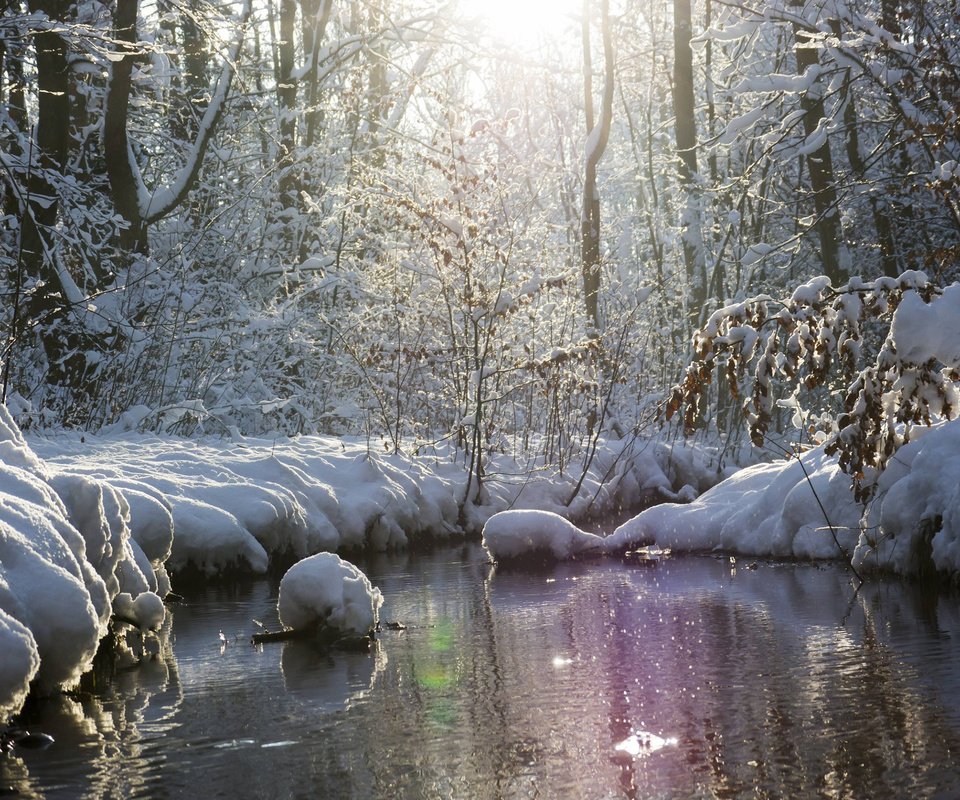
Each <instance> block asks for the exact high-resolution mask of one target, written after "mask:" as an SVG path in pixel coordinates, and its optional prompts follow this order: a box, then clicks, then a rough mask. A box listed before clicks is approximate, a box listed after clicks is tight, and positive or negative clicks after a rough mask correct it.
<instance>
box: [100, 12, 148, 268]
mask: <svg viewBox="0 0 960 800" xmlns="http://www.w3.org/2000/svg"><path fill="white" fill-rule="evenodd" d="M137 4H138V0H117V5H116V9H115V11H114V19H113V26H114V36H115V37H116V40H117V42H118V44H119V47H120V48H121V53H122V54H123V55H122V57H121V58H120V59H119V60H118V61H114V62H113V63H112V65H111V70H110V84H109V87H108V89H107V107H106V111H105V112H104V120H103V148H104V155H105V157H106V161H107V175H108V176H109V178H110V192H111V194H112V195H113V206H114V208H115V209H116V210H117V213H118V214H120V216H121V217H123V218H124V220H126V222H127V226H126V228H124V229H123V230H122V231H121V232H120V248H121V250H123V251H124V252H127V253H146V252H147V229H146V224H145V222H144V220H143V218H142V216H141V214H140V201H139V193H138V191H137V179H136V175H135V173H134V168H133V164H132V163H131V159H132V158H133V153H132V151H131V148H130V140H129V137H128V134H127V116H128V113H129V108H130V91H131V88H132V81H131V72H132V70H133V62H134V59H135V58H136V54H135V52H134V46H135V43H136V41H137Z"/></svg>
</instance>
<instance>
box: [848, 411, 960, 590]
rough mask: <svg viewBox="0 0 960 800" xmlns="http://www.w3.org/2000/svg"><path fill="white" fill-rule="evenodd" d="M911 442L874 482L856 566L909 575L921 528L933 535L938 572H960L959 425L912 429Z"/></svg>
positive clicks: (933, 557)
mask: <svg viewBox="0 0 960 800" xmlns="http://www.w3.org/2000/svg"><path fill="white" fill-rule="evenodd" d="M914 436H915V437H916V438H914V439H913V440H912V441H911V442H909V443H908V444H906V445H904V446H903V447H901V448H900V449H899V450H898V451H897V457H896V458H895V459H891V461H890V465H889V466H888V467H887V469H886V470H885V471H884V473H883V474H882V475H881V476H880V478H879V480H878V489H877V497H876V499H875V501H874V502H873V504H872V505H871V506H870V508H869V509H868V513H867V515H866V517H865V520H864V522H865V524H864V529H863V533H862V534H861V535H860V540H859V542H858V545H857V549H856V553H855V554H854V564H855V565H856V566H858V567H863V568H864V569H889V570H892V571H894V572H898V573H901V574H911V573H915V572H917V571H918V570H920V569H922V568H924V566H926V565H924V564H922V563H920V561H919V560H918V552H917V551H918V548H919V547H921V546H922V541H921V540H922V537H923V534H922V530H923V528H924V524H925V523H926V525H927V526H928V527H929V530H930V532H931V533H932V537H931V539H930V542H929V546H930V559H931V561H932V564H933V566H934V567H935V568H936V569H937V570H940V571H943V572H946V573H948V574H953V575H956V574H958V573H960V421H958V420H954V421H952V422H947V423H943V424H941V425H939V426H937V427H934V428H932V429H918V430H915V431H914Z"/></svg>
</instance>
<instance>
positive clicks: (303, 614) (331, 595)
mask: <svg viewBox="0 0 960 800" xmlns="http://www.w3.org/2000/svg"><path fill="white" fill-rule="evenodd" d="M381 605H383V595H382V594H380V590H379V589H377V588H376V587H374V586H372V585H371V584H370V581H369V579H368V578H367V576H366V575H364V574H363V573H362V572H361V571H360V570H359V569H357V568H356V567H355V566H354V565H353V564H351V563H350V562H348V561H344V560H343V559H342V558H340V557H339V556H337V555H335V554H333V553H318V554H317V555H314V556H310V557H308V558H305V559H303V560H302V561H298V562H297V563H296V564H294V565H293V566H292V567H291V568H290V569H289V570H287V573H286V574H285V575H284V576H283V579H282V580H281V581H280V597H279V598H278V600H277V610H278V612H279V614H280V622H281V623H282V624H283V625H284V627H287V628H294V629H302V628H307V627H310V626H315V625H320V626H322V627H324V628H331V629H334V630H336V631H340V632H342V633H345V634H350V635H354V636H365V635H367V634H368V633H369V632H370V631H371V630H373V629H374V628H375V627H376V624H377V620H378V618H379V613H380V606H381Z"/></svg>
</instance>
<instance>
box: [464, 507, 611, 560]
mask: <svg viewBox="0 0 960 800" xmlns="http://www.w3.org/2000/svg"><path fill="white" fill-rule="evenodd" d="M603 543H604V540H603V538H602V537H600V536H596V535H595V534H592V533H587V532H585V531H582V530H580V529H579V528H578V527H577V526H576V525H574V524H573V523H572V522H570V520H568V519H564V518H563V517H561V516H559V515H558V514H554V513H552V512H550V511H533V510H516V511H501V512H500V513H499V514H494V515H493V516H492V517H490V519H488V520H487V524H486V525H484V526H483V546H484V548H485V549H486V551H487V552H488V553H489V554H490V557H491V558H493V559H494V560H496V561H506V560H511V559H516V558H520V557H524V556H541V557H551V558H554V559H557V560H564V559H567V558H571V557H573V556H575V555H577V554H578V553H584V552H588V551H590V550H593V551H595V552H600V551H601V550H602V547H603Z"/></svg>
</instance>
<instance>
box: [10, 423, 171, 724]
mask: <svg viewBox="0 0 960 800" xmlns="http://www.w3.org/2000/svg"><path fill="white" fill-rule="evenodd" d="M128 520H129V508H128V506H127V504H126V502H125V500H124V498H123V496H122V495H121V494H120V493H119V492H117V491H116V490H114V489H113V488H111V487H110V486H108V485H106V484H103V483H99V482H97V481H94V480H91V479H89V478H86V477H83V476H80V475H69V474H63V473H59V472H58V471H57V470H56V469H55V468H51V467H50V466H49V465H46V464H44V463H43V462H41V461H40V460H39V459H38V458H37V456H36V455H35V454H34V453H33V452H32V451H31V450H30V448H29V447H28V446H27V443H26V442H25V440H24V439H23V436H22V435H21V434H20V431H19V430H18V429H17V427H16V425H15V424H14V423H13V421H12V419H11V417H10V415H9V413H8V412H7V410H6V408H4V407H2V406H0V718H3V717H5V716H6V715H7V714H9V713H12V712H14V711H15V710H17V709H18V708H19V707H20V705H22V703H23V700H24V698H25V697H26V694H27V692H28V691H29V688H30V685H31V682H33V685H34V687H35V688H36V689H37V690H38V691H41V692H46V691H52V690H55V689H58V688H61V687H69V686H72V685H74V684H76V683H77V681H78V680H79V679H80V676H81V675H82V674H83V672H84V671H85V670H86V669H87V668H88V667H89V666H90V664H91V662H92V660H93V656H94V654H95V653H96V651H97V646H98V644H99V642H100V639H101V638H102V637H103V635H104V634H105V633H106V631H107V625H108V623H109V620H110V617H111V614H112V613H113V611H114V606H115V604H116V603H117V602H118V600H119V602H120V603H121V604H122V603H123V602H124V601H125V600H126V601H128V606H129V607H127V608H126V609H125V610H126V616H127V618H128V619H129V621H131V622H133V623H135V624H138V625H141V626H142V627H143V628H150V627H153V626H154V625H157V624H159V623H160V622H162V621H163V615H164V611H163V605H162V603H161V602H160V597H159V595H158V594H157V593H156V590H159V591H160V592H162V593H164V594H165V593H166V591H167V585H166V584H165V583H164V581H165V578H166V575H165V573H164V572H163V570H162V565H161V566H160V567H159V570H158V571H157V572H155V571H154V569H153V568H152V564H151V561H150V559H149V558H148V557H147V556H146V555H145V554H144V553H143V551H142V549H141V548H140V546H139V545H138V544H137V542H136V540H135V539H133V538H132V537H131V534H130V528H129V526H128V524H127V522H128ZM158 573H159V574H158ZM148 575H149V577H148ZM160 584H163V585H160ZM141 614H142V616H141Z"/></svg>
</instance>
